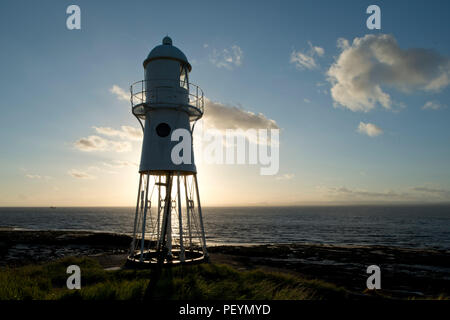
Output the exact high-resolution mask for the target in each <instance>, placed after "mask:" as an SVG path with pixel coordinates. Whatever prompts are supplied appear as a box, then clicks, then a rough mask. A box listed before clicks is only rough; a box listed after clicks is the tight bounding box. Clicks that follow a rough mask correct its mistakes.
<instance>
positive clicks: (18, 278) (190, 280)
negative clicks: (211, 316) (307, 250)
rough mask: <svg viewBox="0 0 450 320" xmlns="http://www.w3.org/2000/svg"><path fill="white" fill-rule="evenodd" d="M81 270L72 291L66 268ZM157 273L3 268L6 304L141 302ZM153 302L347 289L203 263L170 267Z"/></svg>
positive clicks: (332, 294) (320, 294)
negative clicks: (71, 301) (34, 301)
mask: <svg viewBox="0 0 450 320" xmlns="http://www.w3.org/2000/svg"><path fill="white" fill-rule="evenodd" d="M71 264H75V265H78V266H79V267H80V268H81V290H69V289H67V287H66V280H67V278H68V276H69V274H67V273H66V269H67V267H68V266H69V265H71ZM152 277H154V273H153V272H152V271H150V270H117V271H105V270H104V269H103V268H102V267H101V266H100V264H99V263H98V262H97V261H96V260H94V259H91V258H86V257H84V258H72V257H71V258H65V259H61V260H58V261H55V262H50V263H46V264H42V265H29V266H24V267H19V268H10V267H6V268H4V267H3V268H0V300H27V299H28V300H31V299H32V300H72V299H76V300H141V299H143V297H144V293H145V290H146V288H147V286H148V284H149V282H150V281H152V280H150V279H152ZM153 292H154V293H153V296H152V298H153V299H186V300H193V299H200V300H208V299H212V300H220V299H230V300H240V299H262V300H272V299H282V300H298V299H299V300H303V299H336V298H338V299H344V298H346V296H347V294H346V291H345V290H343V289H342V288H338V287H336V286H334V285H332V284H329V283H325V282H322V281H318V280H306V279H302V278H298V277H294V276H291V275H286V274H281V273H269V272H263V271H260V270H258V271H237V270H235V269H233V268H231V267H229V266H226V265H219V264H202V265H196V266H179V267H174V268H168V269H164V270H163V271H162V274H161V277H160V279H159V281H158V282H157V283H156V285H155V290H153Z"/></svg>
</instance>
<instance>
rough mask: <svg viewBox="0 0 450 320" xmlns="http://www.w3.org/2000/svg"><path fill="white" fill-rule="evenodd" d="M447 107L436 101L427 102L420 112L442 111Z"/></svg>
mask: <svg viewBox="0 0 450 320" xmlns="http://www.w3.org/2000/svg"><path fill="white" fill-rule="evenodd" d="M446 107H447V106H445V105H442V104H440V103H439V102H438V101H428V102H427V103H425V104H424V105H423V107H422V110H439V109H444V108H446Z"/></svg>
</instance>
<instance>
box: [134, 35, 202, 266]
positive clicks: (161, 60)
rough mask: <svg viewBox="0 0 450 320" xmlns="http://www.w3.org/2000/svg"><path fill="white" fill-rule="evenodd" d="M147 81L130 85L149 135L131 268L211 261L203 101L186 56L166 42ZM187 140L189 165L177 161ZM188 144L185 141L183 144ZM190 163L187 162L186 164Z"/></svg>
mask: <svg viewBox="0 0 450 320" xmlns="http://www.w3.org/2000/svg"><path fill="white" fill-rule="evenodd" d="M143 66H144V80H141V81H138V82H135V83H133V84H132V85H131V87H130V91H131V109H132V113H133V115H134V116H135V117H136V118H137V119H138V121H139V123H140V125H141V127H142V130H143V132H144V139H143V142H142V152H141V160H140V165H139V187H138V193H137V202H136V212H135V217H134V225H133V240H132V243H131V248H130V252H129V255H128V259H127V264H128V265H131V266H144V267H151V266H154V265H161V264H163V265H173V264H184V263H196V262H202V261H205V260H208V252H207V249H206V239H205V230H204V227H203V217H202V208H201V205H200V194H199V187H198V181H197V168H196V166H195V162H194V153H193V150H192V141H193V140H192V133H193V130H194V126H195V123H196V121H197V120H199V119H200V118H201V117H202V116H203V106H204V95H203V91H202V90H201V88H200V87H198V86H196V85H194V84H192V83H190V82H189V73H190V71H191V70H192V66H191V64H190V63H189V62H188V60H187V58H186V56H185V55H184V53H183V52H182V51H181V50H180V49H178V48H177V47H176V46H174V45H173V43H172V39H171V38H169V37H168V36H166V37H165V38H164V39H163V40H162V44H161V45H158V46H156V47H155V48H153V50H151V52H150V53H149V55H148V56H147V58H146V59H145V60H144V63H143ZM180 131H182V132H185V133H187V134H188V138H189V139H188V140H187V141H189V147H190V150H187V151H189V152H186V150H183V151H181V152H182V153H184V152H186V153H185V154H183V159H184V160H185V161H181V162H180V161H174V160H173V154H174V152H173V151H174V147H176V145H177V144H178V143H179V142H180V141H179V138H180V135H179V134H174V133H177V132H180ZM183 139H186V135H184V138H183ZM186 158H187V159H186Z"/></svg>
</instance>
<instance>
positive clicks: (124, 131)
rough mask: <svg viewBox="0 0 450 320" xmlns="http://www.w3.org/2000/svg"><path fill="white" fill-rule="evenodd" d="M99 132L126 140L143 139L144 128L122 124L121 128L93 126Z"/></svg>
mask: <svg viewBox="0 0 450 320" xmlns="http://www.w3.org/2000/svg"><path fill="white" fill-rule="evenodd" d="M93 128H94V129H95V131H97V133H98V134H102V135H105V136H110V137H114V136H117V137H120V138H122V139H126V140H133V141H140V140H142V130H141V129H139V128H135V127H130V126H121V127H120V128H121V130H117V129H113V128H111V127H95V126H94V127H93Z"/></svg>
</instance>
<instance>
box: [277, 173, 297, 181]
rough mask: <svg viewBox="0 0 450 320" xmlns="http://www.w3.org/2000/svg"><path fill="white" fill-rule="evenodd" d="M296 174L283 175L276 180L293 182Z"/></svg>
mask: <svg viewBox="0 0 450 320" xmlns="http://www.w3.org/2000/svg"><path fill="white" fill-rule="evenodd" d="M294 176H295V175H294V174H293V173H285V174H282V175H279V176H277V177H276V178H275V179H276V180H292V179H294Z"/></svg>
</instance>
